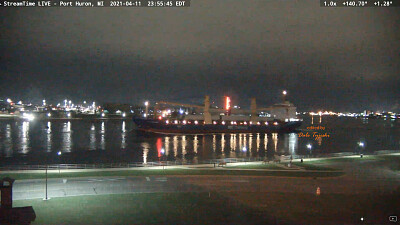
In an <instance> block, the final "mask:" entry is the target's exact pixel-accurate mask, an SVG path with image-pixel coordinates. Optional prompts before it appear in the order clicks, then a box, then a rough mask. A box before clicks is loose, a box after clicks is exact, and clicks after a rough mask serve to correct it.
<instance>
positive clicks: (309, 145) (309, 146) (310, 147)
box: [307, 144, 312, 161]
mask: <svg viewBox="0 0 400 225" xmlns="http://www.w3.org/2000/svg"><path fill="white" fill-rule="evenodd" d="M307 148H308V149H309V153H310V154H311V149H312V145H311V144H308V145H307ZM310 154H309V155H308V158H309V159H310V161H311V158H310Z"/></svg>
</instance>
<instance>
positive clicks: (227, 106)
mask: <svg viewBox="0 0 400 225" xmlns="http://www.w3.org/2000/svg"><path fill="white" fill-rule="evenodd" d="M225 109H226V110H230V109H231V98H230V97H226V98H225Z"/></svg>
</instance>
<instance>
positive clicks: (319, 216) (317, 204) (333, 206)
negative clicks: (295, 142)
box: [14, 192, 400, 224]
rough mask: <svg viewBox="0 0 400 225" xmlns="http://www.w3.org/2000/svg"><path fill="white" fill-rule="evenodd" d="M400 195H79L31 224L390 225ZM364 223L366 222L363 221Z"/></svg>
mask: <svg viewBox="0 0 400 225" xmlns="http://www.w3.org/2000/svg"><path fill="white" fill-rule="evenodd" d="M398 199H400V194H399V192H396V193H387V194H380V195H378V194H377V195H374V194H358V195H357V194H354V195H348V194H326V195H325V194H321V195H320V196H318V197H317V196H316V195H312V194H302V193H279V192H277V193H253V192H245V193H243V192H220V193H216V192H202V193H146V194H145V193H139V194H126V195H122V194H121V195H120V194H117V195H102V196H77V197H68V198H53V199H51V200H49V201H43V200H40V199H37V200H20V201H15V202H14V205H15V206H26V205H32V206H33V208H34V209H35V211H36V214H37V219H36V221H35V222H34V223H33V224H386V223H387V222H388V216H389V215H395V214H396V212H397V213H398V212H400V203H399V201H398ZM361 218H364V220H363V221H361Z"/></svg>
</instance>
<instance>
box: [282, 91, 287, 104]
mask: <svg viewBox="0 0 400 225" xmlns="http://www.w3.org/2000/svg"><path fill="white" fill-rule="evenodd" d="M282 94H283V96H282V97H283V102H285V101H286V95H287V91H286V90H283V91H282Z"/></svg>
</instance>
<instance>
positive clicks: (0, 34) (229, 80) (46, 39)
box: [0, 0, 400, 111]
mask: <svg viewBox="0 0 400 225" xmlns="http://www.w3.org/2000/svg"><path fill="white" fill-rule="evenodd" d="M399 27H400V8H378V9H377V8H320V7H319V1H316V0H301V1H295V0H287V1H282V0H279V1H278V0H246V1H244V0H192V2H191V7H189V8H173V9H171V8H170V9H168V8H157V9H156V8H151V9H149V8H103V9H101V8H51V9H39V8H19V9H12V8H1V9H0V98H6V97H10V98H12V99H13V100H25V101H28V100H29V101H36V102H39V101H41V99H43V98H45V99H47V101H48V102H50V103H57V102H60V101H62V100H63V99H65V98H68V99H72V100H74V101H78V100H88V101H89V100H90V101H92V100H95V101H97V102H125V103H139V102H143V101H144V100H145V99H149V100H150V101H154V100H169V101H181V102H185V103H201V102H202V100H203V96H204V95H206V94H208V95H211V98H212V99H214V100H216V101H219V100H220V99H221V98H222V97H223V96H224V95H230V96H232V97H233V101H234V104H235V103H237V104H240V105H242V106H248V105H249V98H250V97H253V96H255V97H257V101H258V104H260V105H264V106H268V105H270V104H272V103H275V102H277V101H278V100H279V97H280V93H281V91H282V89H287V90H288V91H289V98H290V100H291V101H292V102H294V103H295V104H296V106H298V108H299V109H300V110H319V109H327V110H346V111H357V110H363V109H373V110H396V111H400V105H399V104H400V32H399Z"/></svg>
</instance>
